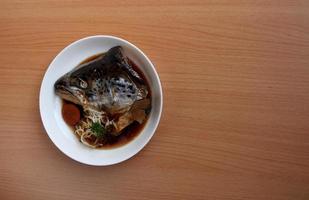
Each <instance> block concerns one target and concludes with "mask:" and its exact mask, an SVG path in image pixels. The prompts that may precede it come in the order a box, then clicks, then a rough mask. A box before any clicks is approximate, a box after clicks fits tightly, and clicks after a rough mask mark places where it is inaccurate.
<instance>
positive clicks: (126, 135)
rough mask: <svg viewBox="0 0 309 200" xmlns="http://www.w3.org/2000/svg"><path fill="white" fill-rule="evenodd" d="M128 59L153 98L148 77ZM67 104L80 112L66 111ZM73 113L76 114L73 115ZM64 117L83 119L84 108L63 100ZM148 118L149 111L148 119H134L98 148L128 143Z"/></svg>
mask: <svg viewBox="0 0 309 200" xmlns="http://www.w3.org/2000/svg"><path fill="white" fill-rule="evenodd" d="M104 54H105V53H99V54H96V55H93V56H90V57H89V58H86V59H85V60H83V61H82V62H81V63H80V64H79V65H81V64H84V63H87V62H90V61H92V60H94V59H96V58H98V57H100V56H102V55H104ZM128 60H129V63H130V65H131V66H132V67H133V69H134V70H135V71H136V72H137V73H138V74H139V75H140V76H141V78H142V79H143V80H144V81H145V84H146V85H147V88H148V89H149V91H148V95H147V98H151V91H150V87H149V84H148V82H147V79H146V78H145V75H144V74H143V73H142V71H141V70H140V69H139V68H138V67H137V65H136V64H135V63H134V62H133V61H132V60H131V59H128ZM79 65H78V66H79ZM67 105H70V106H72V105H75V106H76V108H78V109H79V111H80V113H77V112H74V113H72V112H71V113H66V110H68V109H65V106H67ZM72 114H73V115H74V116H72ZM70 115H71V116H70ZM75 115H79V116H75ZM68 116H70V117H68ZM62 117H63V119H64V121H66V122H68V121H69V120H71V119H72V118H75V119H76V118H78V117H79V118H80V119H82V118H83V109H82V107H81V106H79V105H76V104H74V103H72V102H68V101H66V100H62ZM69 118H70V119H69ZM148 118H149V113H147V116H146V119H145V120H144V122H143V123H142V124H139V123H138V122H136V121H134V122H133V123H131V124H130V125H129V126H127V127H126V128H124V130H123V131H122V133H121V134H120V135H119V136H112V135H110V134H108V137H107V142H106V144H104V146H102V147H98V148H96V149H111V148H116V147H120V146H123V145H125V144H128V143H129V142H130V141H132V140H134V138H136V137H137V136H138V135H139V133H140V132H141V131H142V130H143V128H144V126H145V124H146V123H147V121H148ZM67 124H68V125H69V126H70V127H71V128H72V131H73V134H74V126H73V125H72V124H69V123H67ZM76 137H77V138H78V139H80V138H79V136H78V135H76Z"/></svg>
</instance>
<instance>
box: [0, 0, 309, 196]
mask: <svg viewBox="0 0 309 200" xmlns="http://www.w3.org/2000/svg"><path fill="white" fill-rule="evenodd" d="M0 5H1V12H0V47H1V48H0V61H1V66H0V90H1V92H0V112H1V115H0V130H1V132H0V134H1V139H0V199H1V200H2V199H3V200H10V199H12V200H13V199H14V200H16V199H31V200H36V199H55V200H56V199H57V200H59V199H76V200H77V199H92V200H95V199H100V200H101V199H226V200H233V199H291V200H298V199H303V200H307V199H309V1H306V0H303V1H302V0H273V1H269V0H260V1H256V0H247V1H242V0H234V1H231V0H203V1H202V0H200V1H177V0H171V1H163V0H162V1H161V0H152V1H137V0H135V1H92V0H88V1H65V2H62V1H55V0H51V1H41V0H31V1H21V0H1V4H0ZM97 34H107V35H115V36H119V37H122V38H125V39H127V40H129V41H131V42H132V43H134V44H136V45H137V46H138V47H140V48H141V49H142V50H143V51H144V52H145V53H146V54H147V55H148V56H149V57H150V59H151V60H152V61H153V62H154V63H155V65H156V67H157V71H158V73H159V75H160V78H161V81H162V85H163V90H164V109H163V115H162V119H161V122H160V125H159V127H158V130H157V131H156V134H155V135H154V137H153V138H152V140H151V141H150V143H149V144H148V145H147V146H146V147H145V148H144V149H143V150H142V151H141V152H140V153H138V154H137V155H136V156H134V157H133V158H132V159H130V160H128V161H125V162H123V163H120V164H117V165H113V166H108V167H91V166H86V165H83V164H80V163H77V162H75V161H73V160H71V159H70V158H68V157H66V156H65V155H64V154H62V153H61V152H60V151H59V150H58V149H57V148H56V147H55V146H54V144H53V143H52V142H51V140H50V139H49V138H48V136H47V134H46V133H45V130H44V128H43V126H42V123H41V120H40V115H39V105H38V102H39V88H40V84H41V81H42V78H43V75H44V73H45V70H46V69H47V67H48V65H49V63H50V62H51V60H52V59H53V58H54V56H55V55H56V54H57V53H58V52H59V51H60V50H61V49H62V48H64V47H65V46H66V45H68V44H69V43H71V42H73V41H75V40H77V39H80V38H82V37H86V36H89V35H97Z"/></svg>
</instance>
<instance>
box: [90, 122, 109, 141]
mask: <svg viewBox="0 0 309 200" xmlns="http://www.w3.org/2000/svg"><path fill="white" fill-rule="evenodd" d="M90 129H91V131H92V132H93V133H94V134H95V136H96V137H98V138H102V137H103V136H104V135H105V134H106V130H105V128H104V127H103V126H102V125H101V124H100V123H99V122H94V123H92V125H91V127H90Z"/></svg>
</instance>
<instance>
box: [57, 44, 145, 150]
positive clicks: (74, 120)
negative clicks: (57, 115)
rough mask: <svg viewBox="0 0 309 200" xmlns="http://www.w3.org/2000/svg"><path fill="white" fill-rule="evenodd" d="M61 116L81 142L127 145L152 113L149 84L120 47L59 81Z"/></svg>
mask: <svg viewBox="0 0 309 200" xmlns="http://www.w3.org/2000/svg"><path fill="white" fill-rule="evenodd" d="M54 87H55V92H56V94H57V95H58V96H60V97H61V98H62V99H64V101H65V102H64V103H63V110H62V115H63V118H64V120H65V122H66V123H67V124H68V125H70V126H72V127H73V130H74V133H75V134H76V135H77V136H78V137H79V139H80V141H81V142H82V143H83V144H85V145H87V146H89V147H93V148H99V147H111V146H117V144H118V145H120V144H125V143H127V142H128V141H130V140H131V139H133V138H134V137H135V136H136V135H137V134H138V133H139V132H140V130H141V129H142V127H143V125H144V124H145V123H146V121H147V118H148V115H149V113H150V111H151V92H150V90H149V86H148V83H147V80H146V79H145V77H144V75H143V74H142V72H141V71H140V70H139V68H138V67H137V66H136V65H135V64H134V62H132V60H130V59H129V58H128V57H127V56H126V55H125V54H124V51H123V48H122V47H121V46H116V47H113V48H111V49H110V50H108V51H107V52H105V53H102V54H99V55H96V56H92V57H91V58H89V59H87V60H86V61H84V62H82V63H81V64H80V65H78V66H77V67H76V68H74V69H73V70H72V71H70V72H68V73H67V74H65V75H63V76H62V77H61V78H59V79H58V80H57V81H56V83H55V85H54Z"/></svg>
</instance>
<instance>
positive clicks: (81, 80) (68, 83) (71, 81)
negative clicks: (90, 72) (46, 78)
mask: <svg viewBox="0 0 309 200" xmlns="http://www.w3.org/2000/svg"><path fill="white" fill-rule="evenodd" d="M85 74H86V72H85V68H80V67H79V68H76V69H74V70H73V71H71V72H69V73H67V74H65V75H63V76H62V77H60V78H59V79H58V80H57V81H56V83H55V85H54V87H55V92H56V94H57V95H58V96H60V97H61V98H63V99H65V100H67V101H70V102H73V103H75V104H78V105H81V106H84V105H86V104H88V96H87V94H88V91H89V85H90V84H91V80H90V79H89V78H87V76H85Z"/></svg>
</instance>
